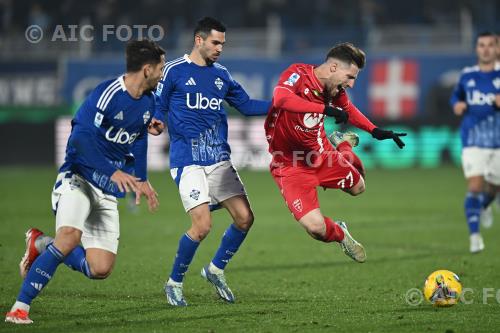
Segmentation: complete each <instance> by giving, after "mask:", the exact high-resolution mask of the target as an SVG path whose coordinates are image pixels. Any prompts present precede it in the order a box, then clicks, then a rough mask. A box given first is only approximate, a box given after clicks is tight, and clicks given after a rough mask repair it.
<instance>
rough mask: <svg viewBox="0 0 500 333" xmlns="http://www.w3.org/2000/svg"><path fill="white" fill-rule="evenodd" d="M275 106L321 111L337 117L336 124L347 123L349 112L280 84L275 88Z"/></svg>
mask: <svg viewBox="0 0 500 333" xmlns="http://www.w3.org/2000/svg"><path fill="white" fill-rule="evenodd" d="M273 107H274V108H277V109H281V110H285V111H288V112H294V113H320V114H324V115H327V116H330V117H334V118H335V123H336V124H340V123H343V124H346V123H347V121H348V120H349V114H347V112H345V110H343V109H342V108H339V107H336V106H331V105H328V104H320V103H314V102H310V101H308V100H305V99H303V98H301V97H299V96H297V95H296V94H295V93H294V92H293V91H291V90H289V89H288V88H285V87H281V86H278V87H276V88H275V89H274V94H273Z"/></svg>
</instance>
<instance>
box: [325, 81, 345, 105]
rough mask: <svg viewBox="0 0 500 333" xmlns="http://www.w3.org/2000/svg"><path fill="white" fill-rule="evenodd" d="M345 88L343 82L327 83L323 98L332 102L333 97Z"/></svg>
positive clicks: (327, 101) (326, 101)
mask: <svg viewBox="0 0 500 333" xmlns="http://www.w3.org/2000/svg"><path fill="white" fill-rule="evenodd" d="M343 89H344V88H343V87H342V85H341V84H338V85H337V86H335V85H328V84H327V85H326V86H325V89H324V90H323V98H324V100H325V103H330V102H331V101H332V99H333V98H334V97H335V96H337V95H338V94H339V93H340V92H341V91H342V90H343Z"/></svg>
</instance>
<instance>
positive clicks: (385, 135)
mask: <svg viewBox="0 0 500 333" xmlns="http://www.w3.org/2000/svg"><path fill="white" fill-rule="evenodd" d="M372 136H373V137H374V138H375V139H377V140H387V139H392V140H394V142H395V143H396V144H397V145H398V147H399V148H400V149H403V147H404V146H405V143H404V142H403V140H401V138H400V136H406V133H396V132H393V131H388V130H384V129H381V128H379V127H375V128H374V129H373V131H372Z"/></svg>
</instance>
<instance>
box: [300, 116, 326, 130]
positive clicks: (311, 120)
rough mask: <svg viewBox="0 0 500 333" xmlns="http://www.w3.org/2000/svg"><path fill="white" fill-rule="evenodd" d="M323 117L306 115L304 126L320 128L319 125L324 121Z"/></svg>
mask: <svg viewBox="0 0 500 333" xmlns="http://www.w3.org/2000/svg"><path fill="white" fill-rule="evenodd" d="M323 117H324V116H323V115H322V114H321V113H306V114H305V115H304V120H303V121H304V125H305V126H306V127H307V128H313V127H315V126H318V124H319V123H320V122H321V121H322V120H323Z"/></svg>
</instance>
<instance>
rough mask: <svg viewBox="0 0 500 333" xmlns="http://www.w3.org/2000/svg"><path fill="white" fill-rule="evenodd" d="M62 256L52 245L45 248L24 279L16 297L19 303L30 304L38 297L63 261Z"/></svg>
mask: <svg viewBox="0 0 500 333" xmlns="http://www.w3.org/2000/svg"><path fill="white" fill-rule="evenodd" d="M63 259H64V256H63V254H62V253H61V251H59V250H58V249H57V248H56V247H55V246H54V245H53V244H49V246H47V250H46V251H45V252H44V253H42V254H41V255H40V256H38V258H36V259H35V261H34V262H33V264H32V265H31V268H30V270H29V271H28V274H27V275H26V278H25V279H24V282H23V285H22V286H21V291H20V292H19V295H18V296H17V300H18V301H19V302H23V303H25V304H28V305H29V304H31V301H33V299H34V298H35V297H37V296H38V294H39V293H40V291H42V288H43V287H45V286H46V285H47V283H49V281H50V279H52V276H54V273H55V272H56V269H57V266H59V264H60V263H61V262H62V261H63Z"/></svg>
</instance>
